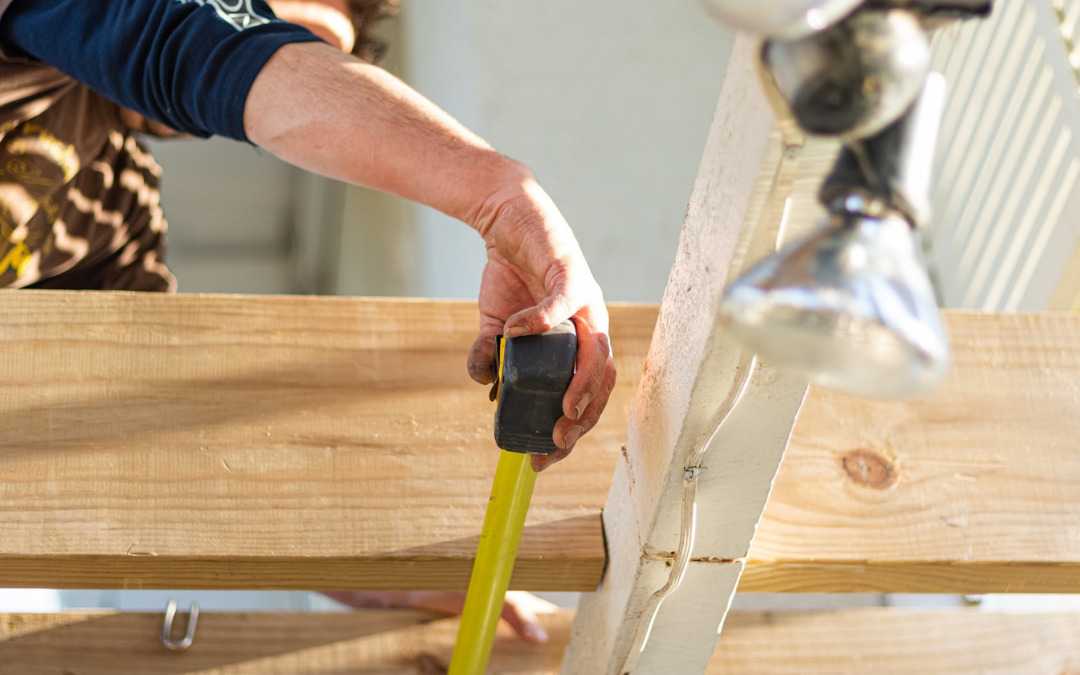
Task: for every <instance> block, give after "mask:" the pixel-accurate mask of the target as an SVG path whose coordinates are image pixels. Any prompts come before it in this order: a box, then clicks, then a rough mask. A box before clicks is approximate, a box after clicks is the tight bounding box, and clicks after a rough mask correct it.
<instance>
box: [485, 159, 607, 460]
mask: <svg viewBox="0 0 1080 675" xmlns="http://www.w3.org/2000/svg"><path fill="white" fill-rule="evenodd" d="M518 171H520V174H519V175H518V177H517V179H516V180H513V181H511V185H510V187H509V188H507V189H505V190H503V191H500V192H497V193H496V194H494V195H493V196H492V197H490V198H488V200H487V201H486V203H485V205H484V207H483V208H482V209H481V210H480V212H479V213H478V214H477V215H476V216H475V220H474V221H473V222H474V225H475V227H476V229H477V230H478V231H479V232H480V234H481V236H483V238H484V242H485V244H486V245H487V256H488V261H487V265H486V266H485V267H484V274H483V277H482V279H481V282H480V335H479V337H477V338H476V342H474V343H473V346H472V349H471V350H470V352H469V363H468V367H469V375H470V376H471V377H472V378H473V379H474V380H476V381H477V382H479V383H481V384H489V383H491V382H492V380H493V379H494V369H493V363H494V359H495V336H496V335H499V334H502V335H505V336H507V337H517V336H519V335H533V334H537V333H543V332H545V331H547V330H550V329H551V328H553V327H554V326H556V325H558V324H559V323H561V322H563V321H565V320H567V319H572V320H573V321H574V324H575V326H576V328H577V335H578V354H577V369H576V372H575V374H574V378H573V380H572V381H571V382H570V387H569V388H568V389H567V391H566V396H565V397H564V398H563V417H561V418H560V419H559V420H558V422H557V423H556V424H555V431H554V433H553V440H554V441H555V445H556V446H558V448H559V449H558V450H557V451H556V452H554V453H552V454H551V455H534V456H533V457H532V465H533V468H534V469H536V470H537V471H542V470H544V469H545V468H547V467H548V466H550V465H551V464H554V463H555V462H558V461H559V460H561V459H563V458H564V457H566V456H567V455H568V454H570V451H571V450H573V449H574V444H575V443H577V442H578V440H579V439H580V438H581V436H582V435H583V434H585V433H586V432H588V431H589V430H590V429H592V428H593V426H594V425H595V424H596V422H597V420H598V419H599V418H600V413H602V412H603V411H604V406H606V405H607V402H608V397H609V396H610V395H611V390H612V389H613V388H614V387H615V361H614V358H613V357H612V352H611V340H610V338H609V337H608V314H607V307H606V306H605V305H604V296H603V293H602V292H601V291H600V287H599V286H598V285H597V283H596V281H595V280H594V279H593V276H592V272H591V271H589V266H588V264H587V263H586V262H585V257H584V255H582V253H581V248H580V247H579V246H578V243H577V240H576V239H575V238H574V233H573V232H572V231H571V230H570V226H569V225H568V224H567V223H566V220H565V219H564V218H563V217H562V214H561V213H559V210H558V208H556V207H555V204H554V203H553V202H552V201H551V198H550V197H548V196H547V194H546V193H545V192H544V191H543V189H541V188H540V186H539V185H538V184H537V183H536V181H535V180H534V179H533V178H532V176H531V175H530V174H528V172H527V171H525V170H524V169H522V168H520V167H518Z"/></svg>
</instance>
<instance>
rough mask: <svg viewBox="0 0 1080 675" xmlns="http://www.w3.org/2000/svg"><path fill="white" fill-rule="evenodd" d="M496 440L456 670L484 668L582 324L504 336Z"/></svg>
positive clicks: (475, 674) (463, 674)
mask: <svg viewBox="0 0 1080 675" xmlns="http://www.w3.org/2000/svg"><path fill="white" fill-rule="evenodd" d="M497 346H498V349H497V354H498V360H497V366H496V378H495V390H494V392H493V396H492V398H494V399H495V401H496V402H497V404H496V406H495V443H496V445H498V446H499V447H500V448H502V452H500V453H499V464H498V467H497V468H496V469H495V479H494V481H492V484H491V498H490V499H489V500H488V505H487V512H486V513H485V515H484V526H483V529H481V531H480V543H479V545H478V546H477V548H476V560H475V561H474V562H473V567H472V575H471V577H470V578H469V592H468V594H467V595H466V596H465V608H464V610H463V611H462V613H461V627H460V628H459V629H458V637H457V644H456V645H455V646H454V656H453V658H452V659H451V661H450V670H449V674H450V675H483V673H484V671H485V670H486V669H487V664H488V661H489V660H490V659H491V647H492V645H493V644H494V642H495V628H496V627H497V626H498V624H499V615H500V614H502V606H503V599H504V598H505V596H506V590H507V589H508V588H509V587H510V576H511V575H512V574H513V571H514V562H515V561H516V560H517V550H518V544H519V543H520V542H521V531H522V529H523V528H524V527H525V516H526V514H527V513H528V511H529V502H530V501H531V500H532V492H533V486H534V485H535V483H536V472H535V471H533V469H532V464H531V462H530V460H529V455H530V454H550V453H552V452H554V451H555V449H556V448H555V442H554V441H553V440H552V438H551V434H552V432H553V431H554V430H555V422H557V421H558V420H559V418H560V417H562V399H563V396H564V395H565V394H566V388H567V387H568V386H570V380H571V379H572V378H573V377H574V365H575V363H576V362H577V331H575V330H574V324H572V323H570V322H569V321H567V322H564V323H562V324H560V325H558V326H556V327H555V328H554V329H552V330H550V331H548V332H546V333H544V334H542V335H523V336H521V337H516V338H507V339H502V338H499V339H498V345H497Z"/></svg>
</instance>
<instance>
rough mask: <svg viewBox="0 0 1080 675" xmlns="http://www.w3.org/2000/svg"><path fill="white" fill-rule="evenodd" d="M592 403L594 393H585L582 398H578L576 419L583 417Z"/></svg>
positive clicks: (575, 412)
mask: <svg viewBox="0 0 1080 675" xmlns="http://www.w3.org/2000/svg"><path fill="white" fill-rule="evenodd" d="M590 403H592V394H589V393H584V394H582V395H581V398H580V399H578V404H577V406H575V407H574V419H576V420H578V419H581V416H582V415H584V414H585V409H586V408H588V407H589V404H590Z"/></svg>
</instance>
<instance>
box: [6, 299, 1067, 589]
mask: <svg viewBox="0 0 1080 675" xmlns="http://www.w3.org/2000/svg"><path fill="white" fill-rule="evenodd" d="M474 312H475V309H474V307H473V306H471V305H470V304H467V303H455V302H450V303H443V302H430V301H388V300H363V299H334V298H267V297H239V296H184V295H180V296H173V297H168V296H156V295H135V294H122V293H52V292H4V293H0V313H2V314H3V316H4V321H3V322H2V323H0V378H2V379H3V381H4V383H5V386H3V387H2V388H0V585H6V586H44V587H90V588H103V587H128V588H139V587H174V588H175V587H191V588H204V587H215V588H324V589H327V588H364V587H375V588H389V587H395V586H407V587H426V588H440V587H443V588H462V587H463V586H464V585H465V583H466V582H467V578H468V569H469V565H470V560H471V556H472V553H473V545H474V539H473V538H474V537H475V536H476V535H477V533H478V531H479V527H480V522H481V520H482V515H483V508H484V503H485V501H486V499H487V494H488V488H489V480H490V475H491V470H492V468H493V465H494V461H495V454H496V453H495V451H494V449H493V447H492V442H491V439H490V434H491V420H490V415H491V407H490V404H489V403H488V402H487V398H486V395H485V393H486V392H485V391H484V389H483V388H482V387H478V386H477V385H474V384H472V383H471V382H469V381H468V380H467V378H466V376H465V374H464V367H463V365H462V363H463V355H464V353H465V349H466V348H467V346H468V344H469V342H470V341H471V338H472V334H473V333H472V331H473V325H474V324H473V322H474V320H475V315H474ZM612 312H613V317H614V333H615V346H616V353H617V356H618V358H619V366H620V384H619V388H618V390H617V392H616V396H615V399H614V401H613V403H612V407H611V409H610V410H609V412H608V414H607V415H606V417H605V420H604V421H603V423H602V425H601V427H600V428H599V429H598V430H597V431H596V432H595V433H594V434H593V435H592V436H590V437H587V438H586V440H585V441H583V445H582V447H581V448H579V450H578V452H576V453H575V454H574V455H573V456H571V458H570V459H569V460H568V461H566V462H563V463H561V464H559V465H556V466H555V467H554V468H553V469H551V470H550V471H549V472H545V473H544V474H543V475H541V477H540V480H539V481H538V487H537V490H538V492H537V497H536V501H535V503H534V508H533V510H532V512H531V514H530V521H529V528H528V529H527V532H526V535H525V539H524V544H523V549H522V552H523V555H522V558H521V561H520V564H519V567H518V570H517V575H516V577H515V586H516V587H519V588H532V589H533V590H545V589H552V590H556V589H558V590H591V589H593V588H595V587H596V585H597V584H598V583H599V581H600V577H601V574H602V569H603V565H604V549H603V546H604V544H603V541H602V535H601V532H600V515H599V514H600V509H601V508H602V505H603V503H604V500H605V496H606V491H607V489H608V486H609V484H610V480H611V475H612V472H613V467H614V465H615V463H616V458H617V457H619V456H620V447H621V446H622V444H623V443H624V440H623V439H624V437H625V429H626V423H627V410H626V409H627V406H628V404H629V400H630V398H631V396H632V393H633V391H634V389H635V387H636V386H637V381H638V378H639V374H640V368H641V363H642V361H643V360H644V358H645V356H644V355H645V351H646V349H647V343H648V340H649V336H650V335H651V332H652V326H653V323H654V322H655V320H656V308H655V307H642V306H638V307H630V306H622V307H614V308H613V310H612ZM948 323H949V326H950V332H951V333H952V340H953V349H954V354H955V359H956V365H955V368H954V370H953V373H952V375H951V376H950V378H949V379H948V380H947V382H946V384H945V385H944V387H943V388H942V389H941V391H939V392H938V393H937V394H935V395H934V396H933V397H931V398H928V399H925V400H921V401H911V402H903V403H884V402H866V401H857V400H854V399H850V398H847V397H843V396H838V395H835V394H830V393H828V392H825V391H820V390H812V391H811V394H810V396H809V399H808V401H807V403H806V404H805V406H804V408H803V410H802V412H801V414H800V418H799V420H798V422H797V423H796V426H795V431H794V434H793V440H792V444H791V447H790V448H789V450H788V453H787V456H786V459H785V461H784V464H783V466H782V468H781V470H780V473H779V476H778V478H777V481H776V485H775V488H774V490H773V494H772V496H771V498H770V500H769V504H768V506H767V508H766V511H765V517H764V519H763V521H762V523H761V524H760V526H759V528H758V532H757V536H756V539H755V542H754V544H753V546H752V547H751V550H750V556H749V561H748V566H747V570H746V572H745V574H744V575H743V580H742V585H741V586H740V588H741V589H742V590H760V591H767V590H768V591H858V590H868V591H888V590H894V591H901V590H906V591H924V592H995V591H996V592H1008V591H1027V592H1080V316H1075V315H1072V316H1070V315H1066V314H1044V315H1002V316H993V315H980V314H967V313H961V314H952V315H950V316H949V317H948ZM268 434H269V435H268ZM703 527H704V525H703ZM701 562H705V561H704V560H702V561H701ZM661 564H662V563H661Z"/></svg>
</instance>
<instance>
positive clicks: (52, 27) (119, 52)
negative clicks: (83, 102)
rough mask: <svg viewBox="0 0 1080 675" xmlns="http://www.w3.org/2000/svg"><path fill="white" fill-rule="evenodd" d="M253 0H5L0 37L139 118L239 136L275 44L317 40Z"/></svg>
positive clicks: (199, 133)
mask: <svg viewBox="0 0 1080 675" xmlns="http://www.w3.org/2000/svg"><path fill="white" fill-rule="evenodd" d="M318 39H319V38H317V37H315V35H314V34H312V33H311V32H310V31H308V30H307V29H305V28H302V27H300V26H297V25H295V24H291V23H286V22H284V21H281V20H279V19H277V18H276V17H275V16H274V14H273V12H271V11H270V8H269V7H268V6H267V4H266V3H265V2H263V0H14V2H12V3H11V5H10V6H9V7H8V8H7V10H6V11H5V12H4V13H3V14H2V15H0V45H3V47H4V49H5V50H6V51H8V53H11V52H12V51H15V52H16V53H21V54H23V55H26V56H29V57H31V58H33V59H36V60H38V61H42V62H44V63H48V64H49V65H52V66H54V67H55V68H57V69H59V70H61V71H63V72H64V73H66V74H68V75H70V76H71V77H73V78H75V79H77V80H79V81H80V82H83V83H84V84H86V85H88V86H89V87H91V88H92V89H94V90H96V91H97V92H98V93H100V94H102V95H104V96H106V97H108V98H110V99H112V100H113V101H116V102H117V103H120V104H121V105H124V106H126V107H128V108H131V109H133V110H136V111H138V112H140V113H142V114H143V115H145V116H146V117H149V118H151V119H154V120H157V121H159V122H163V123H164V124H167V125H168V126H170V127H172V128H173V129H176V130H177V131H182V132H185V133H188V134H193V135H196V136H210V135H214V134H217V135H222V136H228V137H230V138H235V139H238V140H247V136H246V134H245V133H244V104H245V102H246V101H247V95H248V90H250V89H251V85H252V83H253V82H254V81H255V77H256V76H257V75H258V74H259V71H260V70H262V67H263V66H264V65H265V64H266V62H267V61H268V60H269V59H270V57H271V56H273V55H274V52H276V51H277V50H278V49H279V48H281V47H282V46H283V45H286V44H289V43H293V42H309V41H313V40H318Z"/></svg>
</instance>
